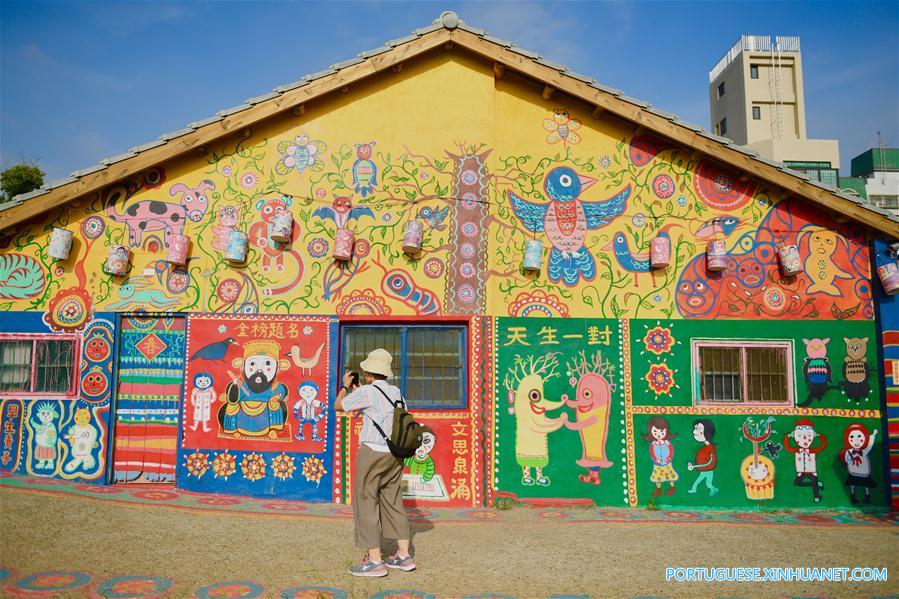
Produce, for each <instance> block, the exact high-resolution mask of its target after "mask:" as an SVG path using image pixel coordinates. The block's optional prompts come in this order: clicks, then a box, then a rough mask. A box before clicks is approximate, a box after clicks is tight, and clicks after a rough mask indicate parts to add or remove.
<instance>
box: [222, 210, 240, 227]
mask: <svg viewBox="0 0 899 599" xmlns="http://www.w3.org/2000/svg"><path fill="white" fill-rule="evenodd" d="M219 222H220V223H221V224H222V225H224V226H226V227H233V226H234V225H236V224H237V208H236V207H235V206H223V207H222V208H220V209H219Z"/></svg>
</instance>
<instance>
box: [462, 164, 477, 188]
mask: <svg viewBox="0 0 899 599" xmlns="http://www.w3.org/2000/svg"><path fill="white" fill-rule="evenodd" d="M477 182H478V174H477V173H476V172H474V171H473V170H472V169H470V168H469V169H466V170H464V171H462V183H464V184H465V185H474V184H475V183H477Z"/></svg>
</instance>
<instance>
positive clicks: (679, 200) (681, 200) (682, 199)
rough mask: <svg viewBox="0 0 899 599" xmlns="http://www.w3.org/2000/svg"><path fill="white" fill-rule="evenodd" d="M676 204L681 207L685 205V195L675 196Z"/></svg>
mask: <svg viewBox="0 0 899 599" xmlns="http://www.w3.org/2000/svg"><path fill="white" fill-rule="evenodd" d="M677 205H678V206H680V207H681V208H683V207H684V206H686V205H687V196H677Z"/></svg>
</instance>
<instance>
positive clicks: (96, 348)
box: [84, 337, 109, 362]
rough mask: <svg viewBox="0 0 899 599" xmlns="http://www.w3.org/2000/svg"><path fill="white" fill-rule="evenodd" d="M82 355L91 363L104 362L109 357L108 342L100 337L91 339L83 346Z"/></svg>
mask: <svg viewBox="0 0 899 599" xmlns="http://www.w3.org/2000/svg"><path fill="white" fill-rule="evenodd" d="M84 353H85V354H87V357H88V358H89V359H90V360H91V361H93V362H99V361H101V360H105V359H106V357H107V356H109V342H108V341H106V339H103V338H102V337H91V338H90V339H89V340H88V342H87V343H86V344H85V345H84Z"/></svg>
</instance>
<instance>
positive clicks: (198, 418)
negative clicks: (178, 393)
mask: <svg viewBox="0 0 899 599" xmlns="http://www.w3.org/2000/svg"><path fill="white" fill-rule="evenodd" d="M214 401H215V389H213V388H212V375H211V374H209V373H208V372H198V373H197V374H195V375H194V388H193V391H191V392H190V405H192V406H193V408H194V414H193V416H194V423H193V424H192V425H191V426H190V430H192V431H195V430H197V427H199V426H200V425H201V424H202V425H203V432H204V433H208V432H209V431H210V430H211V429H210V428H209V419H210V418H211V410H212V403H213V402H214Z"/></svg>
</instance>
